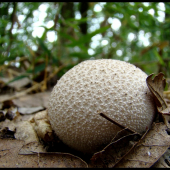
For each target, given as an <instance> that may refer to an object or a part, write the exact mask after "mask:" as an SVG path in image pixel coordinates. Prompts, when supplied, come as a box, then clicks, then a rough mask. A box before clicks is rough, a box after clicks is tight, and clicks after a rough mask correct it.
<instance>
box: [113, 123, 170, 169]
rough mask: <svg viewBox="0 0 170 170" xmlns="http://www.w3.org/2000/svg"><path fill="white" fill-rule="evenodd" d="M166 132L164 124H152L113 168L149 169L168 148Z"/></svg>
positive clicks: (169, 144) (169, 138)
mask: <svg viewBox="0 0 170 170" xmlns="http://www.w3.org/2000/svg"><path fill="white" fill-rule="evenodd" d="M167 130H168V128H167V126H166V125H165V124H164V123H153V124H152V128H151V129H150V130H149V131H148V133H147V134H146V136H145V137H144V138H142V139H141V140H140V141H139V142H138V144H137V145H136V146H135V147H134V148H133V149H132V150H131V151H130V152H129V153H128V154H127V155H126V156H125V157H123V159H121V160H120V161H119V162H118V163H117V164H116V165H115V166H114V167H116V168H117V167H119V168H125V167H126V168H127V167H128V168H138V167H140V168H141V167H143V168H149V167H151V166H152V165H153V164H154V163H155V162H157V161H158V159H159V158H160V157H161V156H162V155H163V154H164V153H165V152H166V150H167V149H168V148H169V146H170V143H169V141H170V135H169V134H168V132H167Z"/></svg>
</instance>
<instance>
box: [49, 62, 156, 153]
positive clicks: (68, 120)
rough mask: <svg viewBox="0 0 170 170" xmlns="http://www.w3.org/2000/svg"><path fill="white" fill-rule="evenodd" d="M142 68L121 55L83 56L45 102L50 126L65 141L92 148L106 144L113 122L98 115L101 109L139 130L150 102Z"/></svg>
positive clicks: (146, 123) (149, 117)
mask: <svg viewBox="0 0 170 170" xmlns="http://www.w3.org/2000/svg"><path fill="white" fill-rule="evenodd" d="M146 78H147V74H146V73H144V72H143V71H142V70H141V69H139V68H137V67H136V66H134V65H132V64H130V63H126V62H124V61H119V60H112V59H99V60H87V61H84V62H82V63H80V64H78V65H76V66H74V67H73V68H72V69H70V70H69V71H68V72H66V73H65V74H64V75H63V76H62V77H61V79H60V80H59V81H58V82H57V84H56V85H55V86H54V88H53V91H52V93H51V97H50V100H49V106H48V115H49V119H50V123H51V126H52V128H53V130H54V131H55V133H56V134H57V136H58V137H59V138H60V139H61V140H62V141H63V142H64V143H66V144H67V145H69V146H70V147H72V148H74V149H76V150H79V151H82V152H85V153H93V152H96V151H98V150H97V149H98V147H99V146H101V145H103V144H104V145H106V144H108V143H109V142H110V141H111V140H112V138H113V137H114V136H115V135H116V133H117V132H118V131H119V130H121V129H120V128H119V127H118V126H116V125H114V124H112V123H111V122H109V121H108V120H106V119H104V118H103V117H101V116H100V115H99V113H104V114H106V115H107V116H109V117H110V118H112V119H114V120H115V121H117V122H119V123H120V124H121V125H124V126H126V127H129V128H131V129H133V130H135V131H137V132H139V133H142V132H144V131H146V128H149V127H150V126H151V124H152V122H153V118H154V114H155V107H154V102H153V98H152V94H151V93H150V91H149V89H148V87H147V84H146Z"/></svg>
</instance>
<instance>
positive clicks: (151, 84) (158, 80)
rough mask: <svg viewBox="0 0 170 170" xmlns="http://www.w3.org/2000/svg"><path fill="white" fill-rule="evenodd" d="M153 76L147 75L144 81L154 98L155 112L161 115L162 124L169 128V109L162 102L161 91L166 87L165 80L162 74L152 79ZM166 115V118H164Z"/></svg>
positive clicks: (164, 102)
mask: <svg viewBox="0 0 170 170" xmlns="http://www.w3.org/2000/svg"><path fill="white" fill-rule="evenodd" d="M152 76H153V74H151V75H149V76H148V77H147V79H146V83H147V85H148V88H149V90H150V91H151V93H152V94H153V96H154V100H155V103H156V106H157V111H158V112H159V113H160V114H161V115H162V117H163V119H164V123H165V124H166V125H167V126H169V123H168V121H169V120H170V117H169V115H170V108H169V107H168V104H167V103H166V101H165V100H164V95H163V91H164V88H165V85H166V79H165V78H163V77H164V74H163V73H159V74H158V75H156V76H155V77H154V79H152ZM166 115H168V116H166Z"/></svg>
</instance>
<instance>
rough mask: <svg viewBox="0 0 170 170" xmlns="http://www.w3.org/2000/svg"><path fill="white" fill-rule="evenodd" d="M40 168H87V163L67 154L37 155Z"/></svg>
mask: <svg viewBox="0 0 170 170" xmlns="http://www.w3.org/2000/svg"><path fill="white" fill-rule="evenodd" d="M39 166H40V167H41V168H43V167H45V168H47V167H48V168H52V167H53V168H87V166H88V165H87V163H86V162H85V161H83V160H82V159H80V158H79V157H77V156H74V155H72V154H68V153H39Z"/></svg>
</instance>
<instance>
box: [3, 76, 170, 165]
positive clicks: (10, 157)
mask: <svg viewBox="0 0 170 170" xmlns="http://www.w3.org/2000/svg"><path fill="white" fill-rule="evenodd" d="M152 76H153V74H152V75H150V76H148V78H147V79H146V82H147V85H148V87H149V89H150V91H151V92H152V93H153V95H154V100H155V103H156V106H157V111H158V113H159V121H158V122H157V123H155V122H154V123H153V124H152V127H151V129H148V131H147V132H146V133H145V134H144V135H143V136H142V135H141V134H137V133H136V132H134V131H132V130H131V129H128V128H126V127H122V126H121V125H119V124H118V122H114V121H112V123H117V125H118V126H120V127H121V128H122V130H121V131H119V132H118V133H117V135H116V136H115V137H114V138H113V139H112V141H111V142H110V144H108V145H107V146H106V147H105V148H103V150H101V151H99V152H97V153H94V155H88V158H87V159H84V157H82V156H81V155H80V156H79V157H78V156H75V155H78V154H77V153H76V152H74V151H73V152H70V151H68V152H69V153H67V152H65V151H64V152H61V150H60V149H59V150H55V149H54V150H53V147H51V150H52V151H53V152H51V151H50V152H49V151H48V149H47V148H48V145H49V143H50V144H51V143H53V142H54V140H56V138H55V136H54V133H53V131H52V129H51V126H50V124H49V121H48V116H47V112H46V110H44V111H40V112H38V113H32V114H31V115H21V113H20V112H18V110H17V111H16V113H17V114H14V113H13V114H12V116H11V117H10V119H9V118H7V117H6V113H5V112H4V110H1V116H2V120H1V123H0V138H1V139H0V167H91V168H94V167H103V168H106V167H169V166H170V162H169V153H170V151H169V149H168V148H169V145H170V144H169V141H170V136H169V135H170V129H169V104H167V103H166V100H165V99H164V96H163V90H164V88H165V83H166V82H165V79H164V78H163V76H164V75H163V73H159V74H158V75H156V76H155V78H154V79H153V80H152ZM24 97H25V96H23V99H24ZM46 97H47V96H46ZM20 98H21V97H20ZM20 98H18V99H13V100H11V99H10V97H9V99H10V100H6V99H5V100H3V99H2V101H3V103H4V102H8V103H9V104H8V105H9V106H8V108H10V107H12V106H13V107H14V106H17V102H20V103H18V104H19V105H18V106H19V107H22V106H24V107H26V106H27V105H26V104H25V105H24V103H23V102H24V100H25V99H24V100H21V99H20ZM30 98H31V97H30ZM14 100H15V104H14V103H13V101H14ZM10 102H11V103H10ZM22 103H23V104H22ZM27 103H28V102H27ZM32 103H34V104H35V102H32ZM169 103H170V102H169ZM5 105H6V104H5ZM5 105H4V106H5ZM18 106H17V107H18ZM38 106H42V107H44V106H45V105H44V104H41V105H40V104H38V103H37V105H36V106H35V105H34V107H38ZM2 107H3V105H2ZM2 107H1V108H2ZM45 107H46V106H45ZM37 111H38V110H37ZM13 112H15V111H13ZM2 114H3V115H2ZM100 115H101V114H100ZM103 115H104V114H103ZM103 115H101V116H103ZM3 116H5V119H4V117H3ZM160 117H163V122H161V119H160ZM103 118H106V117H104V116H103ZM106 119H107V120H109V118H106ZM109 121H111V120H109ZM55 143H56V141H55ZM57 143H58V147H57V148H60V143H61V141H58V142H57ZM75 153H76V154H75ZM84 160H85V161H86V162H85V161H84Z"/></svg>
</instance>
